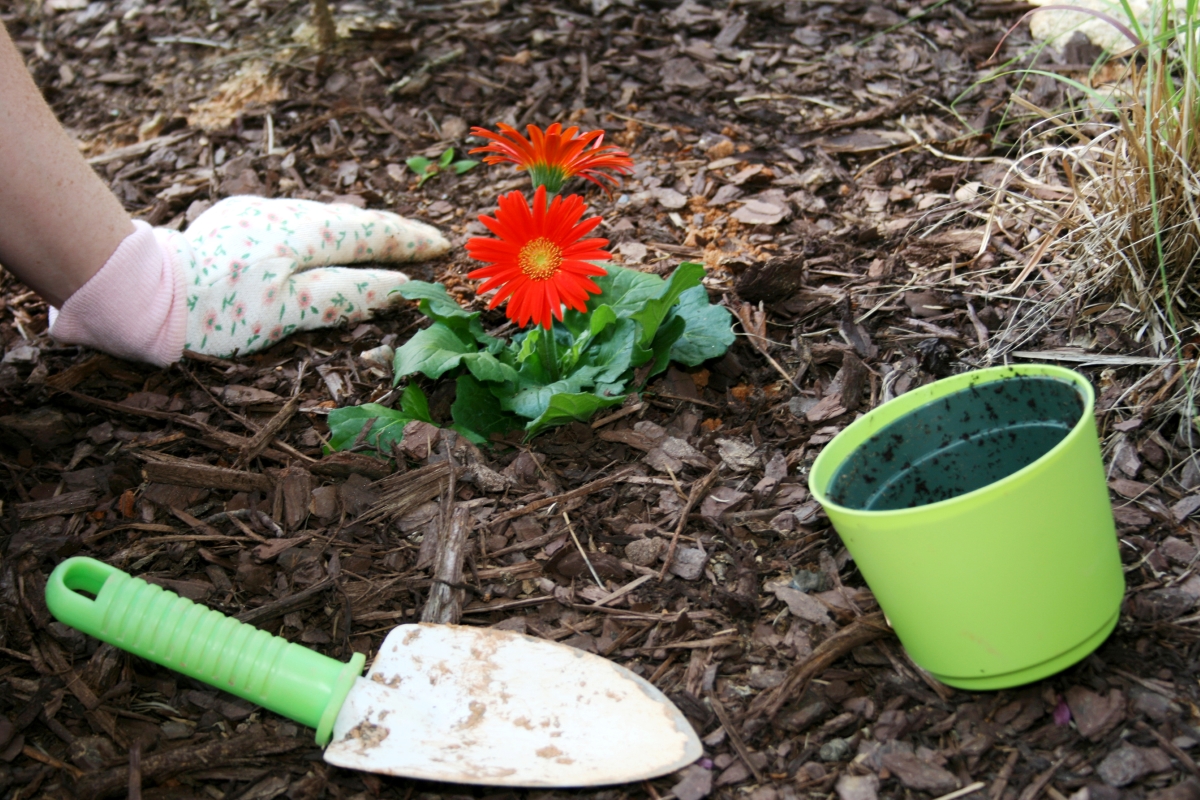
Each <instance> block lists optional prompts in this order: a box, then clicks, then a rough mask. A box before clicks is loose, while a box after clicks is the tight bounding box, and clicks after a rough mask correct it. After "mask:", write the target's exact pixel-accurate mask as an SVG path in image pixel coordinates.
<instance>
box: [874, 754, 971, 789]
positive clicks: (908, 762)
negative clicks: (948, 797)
mask: <svg viewBox="0 0 1200 800" xmlns="http://www.w3.org/2000/svg"><path fill="white" fill-rule="evenodd" d="M881 761H882V763H883V766H884V767H886V768H887V769H888V771H889V772H891V773H892V774H893V775H895V776H896V777H897V778H898V779H899V780H900V783H901V784H903V785H904V786H905V787H906V788H908V789H916V790H917V791H922V792H932V793H934V794H944V793H946V792H952V791H954V790H955V789H957V788H958V778H956V777H954V773H952V772H949V771H948V770H945V769H942V768H941V767H939V766H937V765H936V764H931V763H929V762H928V761H923V760H921V759H919V758H917V757H916V756H915V755H909V754H908V753H887V754H886V755H884V756H883V758H882V759H881Z"/></svg>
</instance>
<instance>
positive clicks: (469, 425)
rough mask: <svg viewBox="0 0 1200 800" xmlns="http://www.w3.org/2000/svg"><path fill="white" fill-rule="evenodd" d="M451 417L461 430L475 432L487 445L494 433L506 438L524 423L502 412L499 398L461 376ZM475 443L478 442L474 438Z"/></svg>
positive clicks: (479, 384) (456, 384) (473, 381)
mask: <svg viewBox="0 0 1200 800" xmlns="http://www.w3.org/2000/svg"><path fill="white" fill-rule="evenodd" d="M450 416H451V417H453V418H454V421H455V423H457V425H456V427H457V428H458V429H459V430H463V431H464V432H465V431H471V432H473V433H474V434H475V435H476V436H478V437H479V438H480V439H481V440H482V441H483V442H486V441H487V439H488V436H490V435H491V434H493V433H502V434H503V433H508V432H509V431H515V430H520V428H521V420H519V419H517V418H516V417H514V416H513V415H512V414H509V413H508V412H506V411H505V410H504V409H503V408H501V407H500V401H499V400H498V399H497V398H496V396H495V395H494V394H492V393H491V392H490V391H489V390H488V388H487V387H486V386H484V385H483V384H482V383H480V382H479V381H477V380H476V379H475V378H474V377H473V376H471V375H460V376H459V378H458V380H457V381H456V382H455V397H454V404H453V405H451V406H450ZM472 441H475V439H474V438H473V437H472ZM478 443H479V442H476V444H478Z"/></svg>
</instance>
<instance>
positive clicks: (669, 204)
mask: <svg viewBox="0 0 1200 800" xmlns="http://www.w3.org/2000/svg"><path fill="white" fill-rule="evenodd" d="M654 199H655V200H657V201H658V204H659V205H660V206H662V207H663V208H667V209H672V210H674V209H678V208H683V207H684V206H686V205H687V198H686V197H685V196H683V195H682V194H680V193H679V192H677V191H675V190H674V189H669V188H667V187H660V188H658V189H655V190H654Z"/></svg>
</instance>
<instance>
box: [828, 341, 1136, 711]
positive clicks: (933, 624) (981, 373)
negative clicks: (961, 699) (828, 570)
mask: <svg viewBox="0 0 1200 800" xmlns="http://www.w3.org/2000/svg"><path fill="white" fill-rule="evenodd" d="M1094 403H1095V395H1094V393H1093V391H1092V387H1091V385H1090V384H1089V383H1088V382H1087V380H1086V379H1084V378H1083V377H1082V376H1081V375H1079V374H1078V373H1075V372H1073V371H1071V370H1067V369H1063V368H1061V367H1055V366H1050V365H1044V364H1029V365H1018V366H1006V367H995V368H992V369H985V370H978V371H975V372H968V373H964V374H962V375H955V376H953V377H951V378H946V379H945V380H940V381H937V382H936V383H932V384H929V385H927V386H923V387H920V388H918V389H915V390H913V391H911V392H908V393H907V394H904V395H901V396H900V397H898V398H896V399H894V400H892V401H890V402H888V403H885V404H884V405H882V406H880V407H879V408H877V409H875V410H873V411H871V412H870V413H868V414H866V415H865V416H863V417H861V418H860V419H858V420H856V421H855V422H854V423H853V424H851V425H850V426H849V427H847V428H846V429H845V430H844V431H842V432H841V433H840V434H839V435H838V436H837V437H836V438H834V439H833V440H832V441H831V442H830V443H829V444H828V445H826V447H825V449H824V450H823V451H822V452H821V454H820V455H819V456H818V457H817V460H816V462H815V463H814V464H813V468H812V472H811V473H810V475H809V488H810V489H811V490H812V493H813V496H814V497H816V498H817V500H818V501H820V503H821V505H822V506H824V508H825V511H826V513H827V514H828V515H829V519H830V521H831V522H832V523H833V526H834V528H836V529H837V532H838V534H839V535H840V536H841V538H842V541H843V542H844V543H845V545H846V548H847V550H849V551H850V554H851V555H852V556H854V560H855V562H856V563H857V565H858V568H859V570H860V571H861V572H862V574H863V577H864V578H865V579H866V581H867V584H868V585H869V586H870V588H871V590H872V591H873V592H874V594H875V597H876V599H877V600H878V601H879V605H880V607H881V608H882V609H883V611H884V613H885V614H886V615H887V617H888V621H889V622H890V623H891V625H892V628H893V629H894V630H895V632H896V635H897V636H898V637H899V638H900V642H901V643H902V644H903V645H904V648H905V649H906V650H907V651H908V653H909V655H910V656H912V659H913V660H914V661H915V662H916V663H917V664H919V665H921V666H922V667H923V668H924V669H926V670H928V671H929V672H930V673H931V674H932V675H933V676H934V677H936V678H937V679H938V680H940V681H942V682H943V683H946V684H948V685H950V686H955V687H958V688H962V689H1002V688H1007V687H1010V686H1018V685H1021V684H1025V683H1029V682H1031V681H1035V680H1038V679H1039V678H1043V677H1046V676H1047V675H1052V674H1054V673H1056V672H1058V671H1060V670H1062V669H1065V668H1066V667H1069V666H1070V665H1072V664H1074V663H1076V662H1078V661H1079V660H1081V659H1082V658H1084V657H1085V656H1087V655H1088V654H1089V653H1091V652H1092V650H1094V649H1095V648H1096V647H1098V646H1099V645H1100V643H1101V642H1103V641H1104V639H1105V638H1106V637H1107V636H1108V634H1109V633H1110V632H1112V629H1113V628H1114V626H1115V625H1116V623H1117V616H1118V613H1119V608H1120V604H1121V598H1122V596H1123V594H1124V590H1125V580H1124V574H1123V572H1122V570H1121V561H1120V556H1119V554H1118V552H1117V538H1116V529H1115V526H1114V524H1113V516H1112V507H1111V506H1110V504H1109V499H1108V488H1107V486H1106V484H1105V476H1104V465H1103V463H1102V461H1101V457H1100V443H1099V439H1098V437H1097V435H1096V425H1095V420H1094V418H1093V408H1094Z"/></svg>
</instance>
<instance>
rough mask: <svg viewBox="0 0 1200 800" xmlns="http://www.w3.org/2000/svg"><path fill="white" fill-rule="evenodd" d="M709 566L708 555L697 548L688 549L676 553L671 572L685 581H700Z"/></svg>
mask: <svg viewBox="0 0 1200 800" xmlns="http://www.w3.org/2000/svg"><path fill="white" fill-rule="evenodd" d="M707 565H708V553H705V552H704V551H703V550H700V549H699V548H696V547H688V548H685V549H683V550H679V551H677V552H676V553H675V558H673V559H672V560H671V569H670V572H671V574H672V575H677V576H679V577H680V578H683V579H684V580H685V581H694V580H699V579H700V576H701V575H703V574H704V568H705V567H706V566H707Z"/></svg>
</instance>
